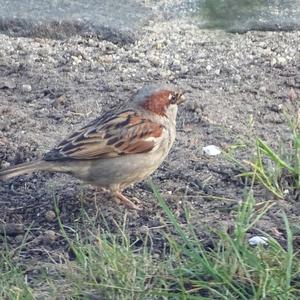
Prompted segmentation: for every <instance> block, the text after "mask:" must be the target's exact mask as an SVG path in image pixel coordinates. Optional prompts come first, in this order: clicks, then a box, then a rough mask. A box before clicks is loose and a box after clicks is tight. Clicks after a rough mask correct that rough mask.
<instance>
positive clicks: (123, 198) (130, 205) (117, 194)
mask: <svg viewBox="0 0 300 300" xmlns="http://www.w3.org/2000/svg"><path fill="white" fill-rule="evenodd" d="M112 195H113V198H114V200H115V201H116V202H117V203H118V204H119V203H123V204H124V205H125V206H127V207H128V208H130V209H134V210H142V209H143V208H142V207H141V205H136V204H134V203H133V202H132V201H131V200H129V199H128V198H127V197H126V196H124V195H123V194H122V193H121V192H114V193H113V194H112ZM132 200H134V201H135V202H137V203H138V204H140V203H141V201H140V200H139V199H137V198H135V197H134V198H133V199H132Z"/></svg>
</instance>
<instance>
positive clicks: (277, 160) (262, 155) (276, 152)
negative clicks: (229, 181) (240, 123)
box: [238, 115, 300, 199]
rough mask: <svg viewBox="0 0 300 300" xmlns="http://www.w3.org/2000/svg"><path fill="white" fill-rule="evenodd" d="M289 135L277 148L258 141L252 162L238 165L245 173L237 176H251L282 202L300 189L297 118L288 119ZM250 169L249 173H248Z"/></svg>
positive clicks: (260, 140) (299, 147)
mask: <svg viewBox="0 0 300 300" xmlns="http://www.w3.org/2000/svg"><path fill="white" fill-rule="evenodd" d="M289 129H290V130H289V132H288V131H287V132H286V135H287V136H290V139H289V140H288V141H286V140H285V141H282V142H281V143H280V146H279V147H277V149H273V148H271V147H270V146H269V145H268V144H267V143H266V142H265V141H263V140H262V139H260V138H257V139H256V141H255V146H256V149H255V155H254V159H253V160H252V161H249V160H244V161H243V162H238V164H239V165H240V166H241V167H242V168H243V169H245V170H247V171H245V172H243V173H242V174H240V176H244V177H251V178H253V179H254V180H255V181H257V182H259V183H260V184H261V185H263V186H264V187H265V188H266V189H267V190H268V191H270V192H271V193H272V194H273V195H274V196H276V197H277V198H280V199H284V198H285V197H286V196H290V195H292V194H295V192H296V191H297V190H299V189H300V116H299V115H297V116H296V117H294V118H292V119H290V120H289ZM249 168H250V170H249Z"/></svg>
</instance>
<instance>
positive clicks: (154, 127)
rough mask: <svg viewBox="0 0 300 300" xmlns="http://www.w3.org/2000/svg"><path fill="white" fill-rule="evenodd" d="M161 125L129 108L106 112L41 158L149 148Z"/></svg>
mask: <svg viewBox="0 0 300 300" xmlns="http://www.w3.org/2000/svg"><path fill="white" fill-rule="evenodd" d="M163 130H164V127H163V125H160V124H157V123H155V122H152V121H151V120H149V119H146V118H143V117H142V116H140V115H139V114H138V113H137V112H135V111H133V110H126V111H123V112H121V113H117V114H114V113H107V114H105V115H104V116H103V117H100V118H98V119H95V120H94V121H92V122H91V123H89V124H88V125H86V126H85V127H83V128H82V129H80V130H78V131H76V132H75V133H73V134H72V135H70V136H69V137H68V138H66V139H65V140H63V141H62V142H61V143H60V144H59V145H58V146H57V147H55V148H54V149H53V150H51V151H50V152H48V153H47V154H46V155H45V156H44V159H45V160H64V159H80V160H82V159H83V160H89V159H101V158H113V157H117V156H120V155H128V154H136V153H144V152H149V151H151V150H152V149H153V148H154V147H155V146H156V145H157V143H158V140H159V137H160V136H161V134H162V132H163Z"/></svg>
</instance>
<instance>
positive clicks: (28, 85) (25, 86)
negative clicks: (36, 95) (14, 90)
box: [22, 84, 32, 93]
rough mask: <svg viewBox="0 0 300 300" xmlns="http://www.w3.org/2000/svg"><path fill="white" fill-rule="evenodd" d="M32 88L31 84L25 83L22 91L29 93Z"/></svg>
mask: <svg viewBox="0 0 300 300" xmlns="http://www.w3.org/2000/svg"><path fill="white" fill-rule="evenodd" d="M31 90H32V87H31V85H30V84H23V85H22V91H23V92H26V93H29V92H31Z"/></svg>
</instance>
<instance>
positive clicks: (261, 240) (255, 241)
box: [248, 235, 268, 246]
mask: <svg viewBox="0 0 300 300" xmlns="http://www.w3.org/2000/svg"><path fill="white" fill-rule="evenodd" d="M248 242H249V244H250V245H251V246H258V245H263V246H266V245H268V239H267V238H266V237H264V236H259V235H255V236H253V237H252V238H250V239H249V240H248Z"/></svg>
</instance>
